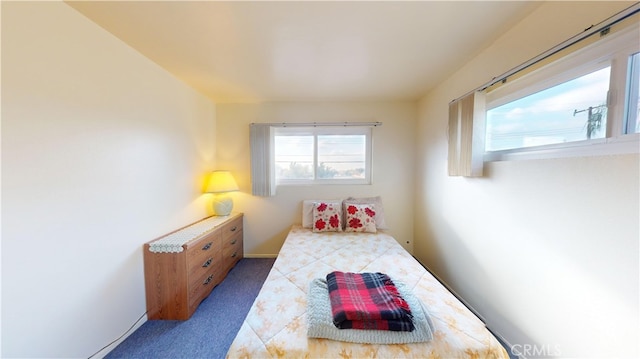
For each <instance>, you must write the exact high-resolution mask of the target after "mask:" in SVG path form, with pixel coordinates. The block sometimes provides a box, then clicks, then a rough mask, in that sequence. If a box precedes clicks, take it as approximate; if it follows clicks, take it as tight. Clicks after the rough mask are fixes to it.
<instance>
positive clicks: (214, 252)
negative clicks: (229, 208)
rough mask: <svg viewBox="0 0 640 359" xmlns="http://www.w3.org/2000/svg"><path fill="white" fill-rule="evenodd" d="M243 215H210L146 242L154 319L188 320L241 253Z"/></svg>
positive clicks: (150, 314) (149, 310)
mask: <svg viewBox="0 0 640 359" xmlns="http://www.w3.org/2000/svg"><path fill="white" fill-rule="evenodd" d="M242 221H243V214H242V213H237V214H231V215H229V216H225V217H208V218H205V219H203V220H201V221H199V222H196V223H193V224H191V225H189V226H186V227H183V228H181V229H179V230H177V231H174V232H171V233H169V234H167V235H166V236H163V237H160V238H157V239H155V240H153V241H151V242H148V243H145V245H144V249H143V252H144V276H145V290H146V298H147V315H148V317H149V319H174V320H176V319H177V320H186V319H189V318H190V317H191V315H192V314H193V312H195V310H196V309H197V308H198V305H199V304H200V302H202V300H203V299H204V298H206V297H207V296H208V295H209V293H211V290H212V289H213V287H215V286H216V285H218V284H219V283H220V282H222V280H223V279H224V277H225V276H226V275H227V273H228V272H229V270H231V268H233V266H234V265H235V264H236V263H237V262H238V261H239V260H240V259H241V258H242V255H243V252H242V240H243V234H242Z"/></svg>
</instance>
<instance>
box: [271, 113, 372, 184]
mask: <svg viewBox="0 0 640 359" xmlns="http://www.w3.org/2000/svg"><path fill="white" fill-rule="evenodd" d="M284 134H289V135H305V136H314V137H315V139H314V150H313V152H314V153H313V173H314V178H313V179H278V178H276V179H275V181H276V186H296V185H326V184H328V185H347V184H356V185H363V184H364V185H368V184H371V178H372V175H371V173H372V170H371V167H372V149H373V146H372V128H371V127H370V126H319V127H277V128H275V129H274V130H273V131H272V141H271V143H272V146H274V147H275V145H274V143H275V136H278V135H284ZM323 135H364V136H365V171H364V173H365V177H364V178H357V179H345V178H330V179H319V178H316V168H317V165H318V141H317V137H318V136H323ZM271 153H272V158H271V163H272V166H273V168H272V170H273V173H274V177H275V148H273V149H272V151H271Z"/></svg>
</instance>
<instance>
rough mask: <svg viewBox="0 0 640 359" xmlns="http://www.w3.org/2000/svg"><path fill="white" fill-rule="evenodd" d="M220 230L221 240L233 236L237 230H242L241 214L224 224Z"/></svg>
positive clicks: (224, 240)
mask: <svg viewBox="0 0 640 359" xmlns="http://www.w3.org/2000/svg"><path fill="white" fill-rule="evenodd" d="M220 230H221V231H222V241H223V242H226V240H227V239H228V238H230V237H232V236H234V235H235V234H236V233H237V232H240V231H242V216H240V217H238V218H235V219H233V220H232V221H231V222H229V223H227V224H225V225H224V226H222V228H221V229H220Z"/></svg>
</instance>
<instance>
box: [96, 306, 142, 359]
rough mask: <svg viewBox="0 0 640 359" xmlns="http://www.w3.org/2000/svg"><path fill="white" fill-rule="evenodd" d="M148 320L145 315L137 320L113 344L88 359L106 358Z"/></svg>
mask: <svg viewBox="0 0 640 359" xmlns="http://www.w3.org/2000/svg"><path fill="white" fill-rule="evenodd" d="M148 319H149V318H148V317H147V315H146V314H145V315H144V316H143V317H141V318H140V320H138V321H137V322H136V323H134V324H133V326H131V328H129V329H128V330H127V331H126V332H125V333H124V334H122V336H121V337H120V338H118V339H116V340H114V341H113V342H111V343H110V344H109V345H107V346H106V347H104V348H102V349H100V350H99V351H98V352H96V353H95V354H93V355H92V356H90V357H89V358H90V359H94V358H95V359H102V358H104V357H105V356H107V354H109V353H110V352H111V351H112V350H113V349H115V348H116V347H117V346H118V345H119V344H120V343H122V342H123V341H124V340H125V339H127V338H128V337H129V336H130V335H131V334H133V332H135V331H136V330H138V328H140V327H141V326H142V324H144V323H145V322H146V321H147V320H148Z"/></svg>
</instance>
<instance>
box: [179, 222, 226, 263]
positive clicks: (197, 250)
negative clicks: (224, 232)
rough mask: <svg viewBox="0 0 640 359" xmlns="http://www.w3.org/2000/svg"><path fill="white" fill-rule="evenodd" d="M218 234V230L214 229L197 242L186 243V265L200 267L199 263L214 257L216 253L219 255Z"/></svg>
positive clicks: (219, 243)
mask: <svg viewBox="0 0 640 359" xmlns="http://www.w3.org/2000/svg"><path fill="white" fill-rule="evenodd" d="M220 233H221V232H220V230H219V229H216V230H214V231H212V232H211V233H209V234H207V235H206V236H204V237H202V238H200V239H198V240H197V241H193V242H191V243H188V244H187V245H186V250H185V251H186V254H187V261H188V265H200V262H204V261H206V260H207V259H208V258H210V257H214V256H215V255H216V253H220V251H221V249H222V248H221V244H222V242H221V241H220V239H221V238H220Z"/></svg>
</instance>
